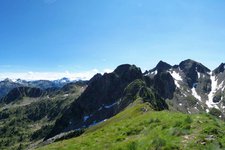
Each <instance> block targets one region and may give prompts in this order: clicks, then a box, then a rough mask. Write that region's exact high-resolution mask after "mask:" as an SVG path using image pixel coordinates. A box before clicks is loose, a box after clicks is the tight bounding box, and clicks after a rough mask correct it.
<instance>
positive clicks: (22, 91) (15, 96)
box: [1, 87, 44, 104]
mask: <svg viewBox="0 0 225 150" xmlns="http://www.w3.org/2000/svg"><path fill="white" fill-rule="evenodd" d="M43 94H44V91H43V90H41V89H39V88H30V87H18V88H14V89H13V90H11V91H10V92H9V93H8V94H7V95H6V96H4V97H3V98H2V100H1V102H3V103H6V104H9V103H11V102H16V101H17V100H20V99H22V98H23V97H30V98H37V97H40V96H42V95H43Z"/></svg>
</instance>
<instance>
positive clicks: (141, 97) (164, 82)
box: [0, 59, 225, 149]
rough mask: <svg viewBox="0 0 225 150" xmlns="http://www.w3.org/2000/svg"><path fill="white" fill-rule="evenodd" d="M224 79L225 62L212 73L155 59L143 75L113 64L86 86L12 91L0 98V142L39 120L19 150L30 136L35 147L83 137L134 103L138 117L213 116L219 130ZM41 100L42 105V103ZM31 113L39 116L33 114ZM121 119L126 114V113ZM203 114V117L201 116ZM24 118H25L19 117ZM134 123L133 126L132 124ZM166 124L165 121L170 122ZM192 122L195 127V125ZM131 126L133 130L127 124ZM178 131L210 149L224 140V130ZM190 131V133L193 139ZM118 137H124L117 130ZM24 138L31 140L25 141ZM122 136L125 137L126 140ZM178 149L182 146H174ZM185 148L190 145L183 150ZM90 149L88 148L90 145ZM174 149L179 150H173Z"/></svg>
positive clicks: (193, 63)
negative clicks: (18, 126)
mask: <svg viewBox="0 0 225 150" xmlns="http://www.w3.org/2000/svg"><path fill="white" fill-rule="evenodd" d="M224 80H225V64H223V63H222V64H221V65H220V66H219V67H217V68H216V69H214V70H210V69H208V68H207V67H206V66H204V65H203V64H201V63H199V62H196V61H194V60H190V59H187V60H184V61H182V62H181V63H180V64H178V65H170V64H167V63H166V62H163V61H160V62H159V63H158V64H157V65H156V67H155V68H153V69H150V70H147V71H145V72H144V73H143V72H142V71H141V69H140V68H139V67H137V66H135V65H129V64H124V65H120V66H118V67H117V68H116V69H115V70H114V71H113V72H112V73H105V74H103V75H101V74H96V75H95V76H94V77H93V78H92V79H90V81H88V82H82V81H81V82H75V83H67V84H65V85H64V86H63V87H61V88H48V89H44V88H40V87H32V86H31V87H29V86H24V87H16V88H14V89H12V90H11V91H10V92H8V94H7V95H5V96H4V97H3V98H2V99H1V103H0V106H1V108H0V123H1V124H0V127H1V128H0V132H1V134H0V135H2V136H1V137H0V140H2V141H3V142H2V143H7V142H5V139H8V140H9V139H10V138H12V137H10V136H9V135H10V133H11V132H9V131H8V130H7V129H8V128H7V127H10V128H15V126H17V124H18V122H20V123H21V124H22V123H25V124H27V125H29V126H30V125H31V124H32V125H33V123H37V122H38V124H39V125H40V127H38V128H37V129H36V130H34V131H32V130H30V132H29V134H26V137H27V138H24V139H25V140H22V141H26V142H25V143H24V146H21V147H22V148H24V147H26V146H28V145H30V144H31V143H32V144H34V141H35V140H34V139H35V138H33V137H38V140H40V141H39V142H38V143H39V144H36V145H34V146H33V147H36V146H37V147H40V146H43V145H45V144H49V143H52V142H54V141H59V140H63V139H68V138H72V137H77V136H80V135H81V136H82V135H83V134H84V135H86V133H88V131H89V129H90V130H91V129H92V128H95V126H97V127H98V126H100V127H99V128H100V129H101V127H102V124H104V122H107V124H109V125H111V123H112V122H110V120H111V119H110V118H112V120H113V118H115V116H117V115H119V116H121V114H123V112H124V111H125V112H129V110H130V109H131V108H133V109H136V105H137V107H138V105H139V104H140V105H141V106H142V104H143V107H141V108H140V109H141V111H140V113H138V114H139V115H141V114H142V113H145V112H146V113H147V114H148V113H151V112H152V113H154V112H158V111H163V113H162V115H167V114H168V115H169V114H170V113H171V114H172V113H174V112H179V113H184V114H186V115H187V116H188V117H190V118H192V119H193V120H195V119H196V118H195V117H194V116H192V115H199V116H198V117H200V118H202V119H203V120H202V122H204V121H205V120H207V119H206V118H207V117H209V118H210V117H212V118H213V119H214V120H215V121H216V122H219V125H218V126H222V124H223V121H222V120H224V119H225V97H224V94H225V91H224V89H225V83H224ZM81 93H82V94H81ZM80 94H81V95H80ZM79 95H80V96H79ZM41 102H44V103H45V104H44V105H43V104H42V103H41ZM34 105H35V107H34ZM15 108H16V109H15ZM42 108H43V109H42ZM138 108H139V107H138ZM30 109H31V110H30ZM40 109H41V110H40ZM19 110H23V112H22V113H19V114H20V116H17V115H16V114H18V113H16V112H17V111H19ZM28 110H29V111H28ZM130 111H131V110H130ZM132 111H133V110H132ZM19 112H20V111H19ZM30 112H34V113H30ZM37 112H39V113H37ZM138 112H139V111H138ZM36 114H40V115H38V116H36ZM134 114H135V113H134ZM202 114H203V116H202ZM126 115H128V116H129V115H130V114H126ZM139 115H138V116H139ZM204 115H206V116H207V115H208V116H207V117H205V116H204ZM15 116H16V117H15ZM24 116H25V118H23V117H24ZM175 116H176V115H175ZM178 116H179V115H178ZM181 116H182V115H181ZM21 117H22V118H23V119H22V118H21ZM124 117H125V116H124ZM139 117H141V116H139ZM13 118H14V119H13ZM15 118H16V119H15ZM17 118H20V119H17ZM125 118H126V117H125ZM128 118H129V117H128ZM12 119H13V120H14V121H13V123H11V121H12ZM145 119H146V118H145ZM108 120H109V121H108ZM133 121H134V122H135V120H133ZM137 121H138V119H137ZM142 121H143V120H142ZM168 121H169V122H170V120H168ZM200 121H201V120H200ZM30 122H32V123H30ZM40 122H42V123H40ZM162 122H163V121H162ZM193 122H195V123H196V124H197V122H196V121H193ZM186 123H188V124H191V123H192V121H191V122H189V121H188V122H185V123H184V124H186ZM195 123H194V124H195ZM181 124H182V123H181ZM130 125H131V126H132V124H131V123H130ZM144 126H145V125H144ZM159 126H161V124H160V125H159ZM169 126H173V125H171V124H170V125H168V126H167V127H165V128H170V127H169ZM179 127H181V128H182V129H180V128H179V129H178V128H175V127H174V128H175V129H174V130H182V133H181V135H179V136H186V140H188V138H191V136H196V139H199V142H200V143H205V145H207V146H210V144H212V143H213V141H214V140H215V139H216V138H215V136H217V138H218V140H219V141H220V142H219V143H214V144H213V146H215V147H219V148H225V145H224V144H222V143H223V141H225V137H224V136H222V134H223V133H224V132H225V131H224V130H223V129H222V130H220V131H216V132H217V133H211V129H210V133H205V134H201V133H200V129H197V127H196V128H193V127H192V126H191V125H190V127H188V128H186V126H185V127H183V126H179ZM118 128H119V127H118ZM137 128H138V127H137ZM143 128H145V127H143ZM146 128H147V124H146ZM213 128H214V126H213ZM16 129H17V128H16ZM100 129H99V130H100ZM18 130H19V129H17V130H16V131H14V132H16V133H20V130H19V131H18ZM99 130H97V129H96V132H99ZM134 130H135V129H134ZM137 130H139V129H137ZM149 130H150V129H149ZM183 130H184V131H183ZM187 130H188V131H187ZM22 131H23V130H22ZM109 131H110V130H109ZM140 131H142V129H141V130H140ZM186 131H187V132H186ZM110 132H111V131H110ZM143 132H144V130H143ZM149 132H150V131H149ZM165 132H166V133H165V134H168V138H170V134H169V133H167V132H172V131H170V130H165ZM174 132H175V131H174ZM192 132H194V133H195V134H194V135H192V134H191V133H192ZM201 132H206V131H201ZM23 133H24V131H23ZM138 133H139V132H138ZM20 134H21V133H20ZM20 134H19V135H20ZM99 134H100V133H99ZM105 134H111V133H105ZM118 134H119V132H118ZM121 134H123V132H122V131H121ZM146 134H147V133H146ZM161 134H163V133H161ZM224 134H225V133H224ZM39 135H41V136H39ZM131 135H132V134H131ZM137 135H138V134H137ZM198 135H199V136H201V135H202V136H207V137H208V136H210V138H212V139H214V140H212V141H210V142H209V141H207V140H206V141H204V140H203V141H202V139H200V138H198V137H197V136H198ZM101 136H104V135H101ZM121 136H122V135H121ZM142 136H143V135H142ZM172 136H174V135H171V138H172ZM189 136H190V137H189ZM219 136H220V137H219ZM18 137H20V136H18ZM207 137H206V138H207ZM29 138H31V140H28V139H29ZM124 138H125V139H126V137H124ZM22 139H23V138H22ZM16 140H17V142H15V144H16V143H17V144H18V143H21V142H20V141H19V140H20V139H16ZM42 140H43V142H42ZM179 140H181V137H179ZM184 140H185V139H184ZM36 141H37V139H36ZM74 142H76V141H74ZM193 142H194V141H193ZM8 143H9V142H8ZM224 143H225V142H224ZM192 144H194V145H195V144H199V143H192ZM179 145H182V144H180V143H179ZM203 145H204V144H203ZM4 146H7V144H2V147H4ZM16 146H20V145H15V147H16ZM190 147H191V146H190V145H189V146H187V147H185V148H183V149H188V148H190ZM89 148H91V145H90V147H89ZM179 148H181V147H178V148H177V149H179ZM56 149H57V148H56ZM110 149H111V148H110Z"/></svg>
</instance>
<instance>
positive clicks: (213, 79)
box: [206, 72, 218, 108]
mask: <svg viewBox="0 0 225 150" xmlns="http://www.w3.org/2000/svg"><path fill="white" fill-rule="evenodd" d="M210 79H211V91H210V93H209V95H208V100H207V101H206V105H207V106H208V107H209V108H212V107H216V108H218V106H217V105H216V104H218V103H214V102H213V97H214V95H215V93H216V91H217V89H218V86H217V84H218V83H217V82H218V80H217V79H216V76H215V75H213V74H212V72H211V73H210Z"/></svg>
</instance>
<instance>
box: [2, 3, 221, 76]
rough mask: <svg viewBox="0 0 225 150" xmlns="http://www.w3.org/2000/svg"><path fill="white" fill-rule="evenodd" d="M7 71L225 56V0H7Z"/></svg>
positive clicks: (215, 60) (211, 61)
mask: <svg viewBox="0 0 225 150" xmlns="http://www.w3.org/2000/svg"><path fill="white" fill-rule="evenodd" d="M0 56H1V59H0V72H26V71H39V72H46V71H52V72H54V71H57V72H60V71H65V70H68V71H71V72H82V71H87V70H91V69H94V68H96V69H99V70H103V69H107V68H109V69H114V68H115V67H116V66H118V65H120V64H122V63H131V64H136V65H137V66H139V67H141V68H142V69H143V70H144V69H151V68H152V67H154V66H155V65H156V64H157V62H158V61H159V60H164V61H167V62H168V63H170V64H172V65H173V64H178V63H179V62H180V61H182V60H184V59H187V58H191V59H194V60H197V61H200V62H202V63H203V64H205V65H207V66H208V67H209V68H211V69H212V68H215V67H216V66H218V65H219V64H220V63H221V62H225V60H224V58H225V1H224V0H216V1H213V0H1V1H0Z"/></svg>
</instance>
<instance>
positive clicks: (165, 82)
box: [154, 72, 176, 99]
mask: <svg viewBox="0 0 225 150" xmlns="http://www.w3.org/2000/svg"><path fill="white" fill-rule="evenodd" d="M154 89H155V90H156V91H157V92H158V94H159V95H160V96H161V97H162V98H164V99H167V98H169V99H172V98H173V93H174V92H175V89H176V85H175V83H174V80H173V77H172V76H171V75H170V73H168V72H163V73H159V74H157V75H156V76H155V77H154Z"/></svg>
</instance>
